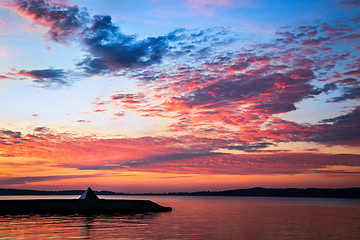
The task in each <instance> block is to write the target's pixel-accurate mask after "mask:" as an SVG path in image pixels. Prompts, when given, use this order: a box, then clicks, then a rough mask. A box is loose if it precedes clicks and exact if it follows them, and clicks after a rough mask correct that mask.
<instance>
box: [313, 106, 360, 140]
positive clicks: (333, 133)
mask: <svg viewBox="0 0 360 240" xmlns="http://www.w3.org/2000/svg"><path fill="white" fill-rule="evenodd" d="M322 123H324V125H320V127H321V130H320V132H319V134H316V135H315V136H313V137H311V138H310V140H311V141H314V142H321V143H325V144H329V145H338V144H341V145H349V146H360V138H359V136H360V106H358V107H356V108H355V109H354V110H353V111H351V112H350V113H348V114H345V115H341V116H338V117H335V118H329V119H325V120H323V121H322Z"/></svg>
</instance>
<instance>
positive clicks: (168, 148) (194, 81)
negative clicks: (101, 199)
mask: <svg viewBox="0 0 360 240" xmlns="http://www.w3.org/2000/svg"><path fill="white" fill-rule="evenodd" d="M0 2H1V4H0V188H24V189H42V190H64V189H86V188H87V187H89V186H90V187H92V188H93V189H95V190H112V191H119V192H175V191H201V190H226V189H236V188H249V187H257V186H262V187H301V188H304V187H334V188H339V187H360V57H359V56H360V15H359V12H360V1H359V0H330V1H329V0H324V1H322V0H317V1H313V0H311V1H308V0H302V1H287V0H283V1H281V0H279V1H273V0H254V1H252V0H147V1H145V0H138V1H134V0H118V1H115V0H106V1H104V0H57V1H43V0H28V1H27V0H2V1H0Z"/></svg>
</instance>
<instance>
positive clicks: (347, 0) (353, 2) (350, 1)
mask: <svg viewBox="0 0 360 240" xmlns="http://www.w3.org/2000/svg"><path fill="white" fill-rule="evenodd" d="M339 4H340V5H344V6H349V7H357V6H360V0H343V1H341V2H340V3H339Z"/></svg>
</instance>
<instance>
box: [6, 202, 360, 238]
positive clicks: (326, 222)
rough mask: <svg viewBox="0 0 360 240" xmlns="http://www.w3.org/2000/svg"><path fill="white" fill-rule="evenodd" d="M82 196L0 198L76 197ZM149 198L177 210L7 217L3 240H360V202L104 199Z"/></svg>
mask: <svg viewBox="0 0 360 240" xmlns="http://www.w3.org/2000/svg"><path fill="white" fill-rule="evenodd" d="M78 197H79V196H0V199H24V198H28V199H30V198H31V199H39V198H42V199H44V198H45V199H52V198H62V199H73V198H78ZM99 197H100V198H105V199H149V200H153V201H154V202H157V203H159V204H161V205H163V206H167V207H172V208H173V211H172V212H164V213H151V214H131V215H89V216H84V215H54V214H53V215H50V214H48V215H39V214H32V215H14V216H10V215H3V216H0V239H37V240H41V239H147V240H151V239H207V240H210V239H239V240H254V239H274V240H282V239H326V240H329V239H337V240H344V239H347V240H349V239H359V238H360V199H334V198H332V199H324V198H277V197H225V196H221V197H213V196H211V197H205V196H204V197H203V196H99Z"/></svg>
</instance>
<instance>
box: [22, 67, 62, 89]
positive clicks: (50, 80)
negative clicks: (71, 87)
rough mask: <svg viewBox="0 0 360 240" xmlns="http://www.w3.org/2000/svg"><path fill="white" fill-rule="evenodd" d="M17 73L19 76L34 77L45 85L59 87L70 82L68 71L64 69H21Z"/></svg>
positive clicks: (35, 80) (37, 81)
mask: <svg viewBox="0 0 360 240" xmlns="http://www.w3.org/2000/svg"><path fill="white" fill-rule="evenodd" d="M15 74H16V75H17V76H23V77H30V78H32V79H34V82H36V83H38V84H41V85H43V86H45V87H58V86H64V85H68V84H69V80H68V77H67V73H66V72H65V70H64V69H52V68H50V69H41V70H30V71H27V70H20V71H18V72H17V73H15Z"/></svg>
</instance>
